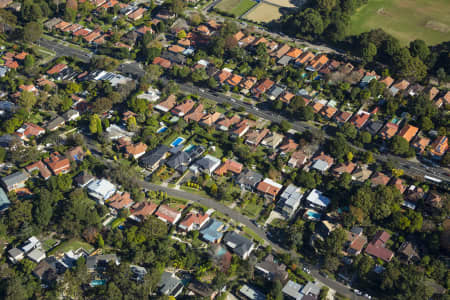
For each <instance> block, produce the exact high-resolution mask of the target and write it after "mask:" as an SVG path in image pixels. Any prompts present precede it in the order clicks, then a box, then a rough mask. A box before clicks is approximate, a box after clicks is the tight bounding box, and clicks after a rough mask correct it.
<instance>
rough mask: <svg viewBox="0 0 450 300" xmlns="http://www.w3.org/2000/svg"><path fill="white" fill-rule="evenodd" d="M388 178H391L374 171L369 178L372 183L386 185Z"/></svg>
mask: <svg viewBox="0 0 450 300" xmlns="http://www.w3.org/2000/svg"><path fill="white" fill-rule="evenodd" d="M389 180H391V178H389V176H386V175H384V174H383V173H381V172H376V173H375V174H374V176H372V178H371V179H370V181H371V182H372V184H373V185H387V184H388V182H389Z"/></svg>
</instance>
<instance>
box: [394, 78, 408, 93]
mask: <svg viewBox="0 0 450 300" xmlns="http://www.w3.org/2000/svg"><path fill="white" fill-rule="evenodd" d="M408 86H409V81H407V80H405V79H403V80H401V81H399V82H397V83H396V84H394V87H395V88H396V89H398V90H400V91H403V90H406V89H407V88H408Z"/></svg>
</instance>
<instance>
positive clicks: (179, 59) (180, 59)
mask: <svg viewBox="0 0 450 300" xmlns="http://www.w3.org/2000/svg"><path fill="white" fill-rule="evenodd" d="M161 57H162V58H165V59H168V60H170V61H171V62H173V63H176V64H180V65H181V64H185V63H186V57H184V56H183V55H181V54H173V53H171V52H169V51H164V52H163V53H162V54H161Z"/></svg>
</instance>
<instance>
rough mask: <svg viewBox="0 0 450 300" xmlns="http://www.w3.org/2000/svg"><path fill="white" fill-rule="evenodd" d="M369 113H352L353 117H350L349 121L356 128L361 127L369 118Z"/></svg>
mask: <svg viewBox="0 0 450 300" xmlns="http://www.w3.org/2000/svg"><path fill="white" fill-rule="evenodd" d="M369 118H370V114H369V113H365V112H359V113H357V114H354V115H353V117H352V118H351V119H350V122H351V123H352V124H353V125H355V127H356V128H358V129H359V128H361V127H363V126H364V124H366V122H367V120H369Z"/></svg>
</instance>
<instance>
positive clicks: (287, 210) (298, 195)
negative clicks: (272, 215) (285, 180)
mask: <svg viewBox="0 0 450 300" xmlns="http://www.w3.org/2000/svg"><path fill="white" fill-rule="evenodd" d="M302 198H303V194H302V192H301V190H300V188H299V187H298V186H295V185H293V184H290V185H288V187H287V188H286V189H285V190H284V191H283V193H281V195H280V200H278V203H277V206H278V208H279V209H280V211H281V213H282V214H283V215H284V216H286V217H287V218H290V217H292V216H293V215H294V214H295V212H296V211H297V209H298V208H299V207H300V203H301V201H302Z"/></svg>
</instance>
